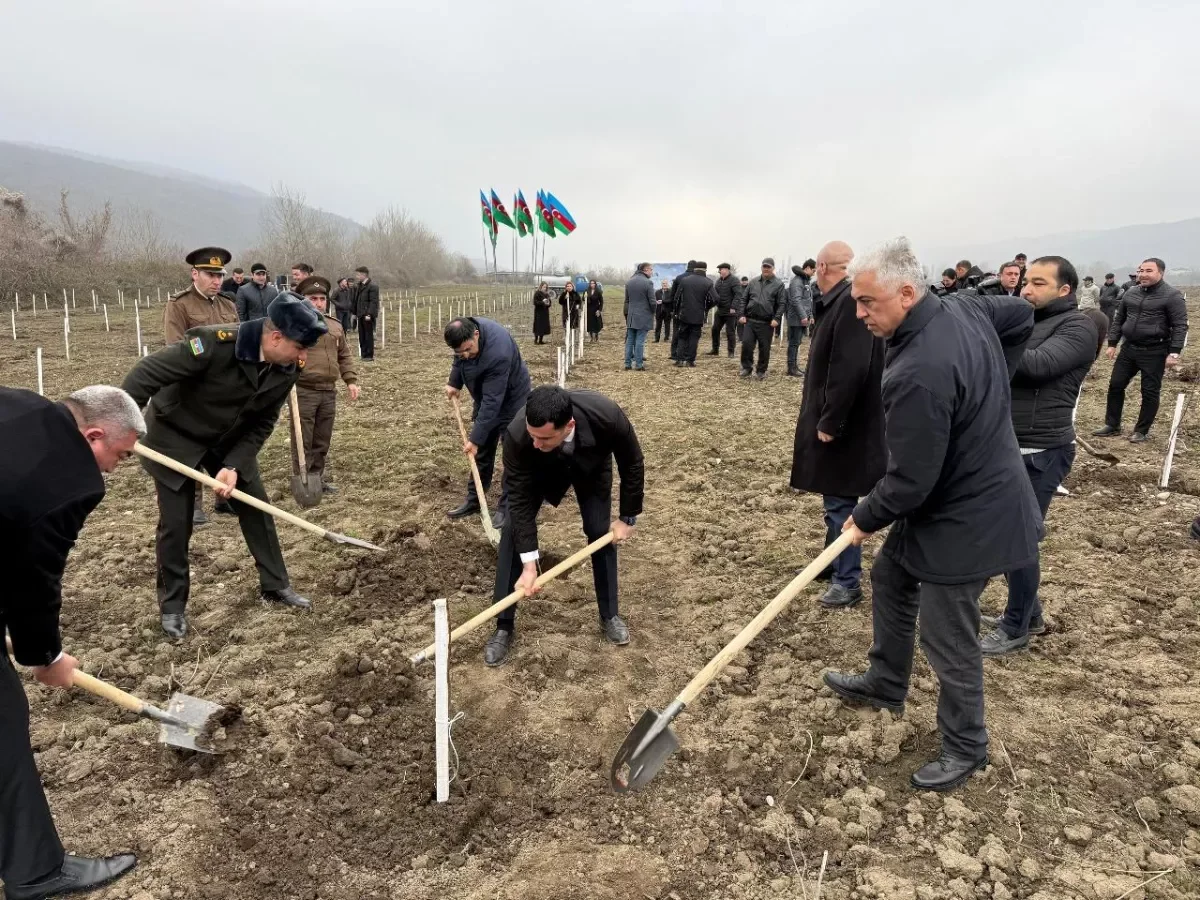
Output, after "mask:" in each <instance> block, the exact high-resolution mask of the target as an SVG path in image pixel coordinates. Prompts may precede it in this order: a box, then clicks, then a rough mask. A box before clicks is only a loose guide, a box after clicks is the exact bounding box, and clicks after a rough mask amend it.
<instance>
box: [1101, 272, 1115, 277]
mask: <svg viewBox="0 0 1200 900" xmlns="http://www.w3.org/2000/svg"><path fill="white" fill-rule="evenodd" d="M1104 277H1105V278H1116V277H1117V276H1116V275H1114V274H1113V273H1112V272H1105V273H1104Z"/></svg>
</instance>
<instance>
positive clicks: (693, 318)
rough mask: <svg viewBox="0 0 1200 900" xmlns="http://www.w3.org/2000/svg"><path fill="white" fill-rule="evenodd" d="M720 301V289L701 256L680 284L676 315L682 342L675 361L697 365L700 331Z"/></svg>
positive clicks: (684, 364)
mask: <svg viewBox="0 0 1200 900" xmlns="http://www.w3.org/2000/svg"><path fill="white" fill-rule="evenodd" d="M716 304H717V292H716V289H715V288H714V287H713V283H712V279H711V278H709V277H708V263H706V262H704V261H702V260H697V261H696V264H695V266H694V267H693V268H692V272H691V274H690V275H685V276H684V277H683V278H681V279H680V280H679V281H678V282H677V285H676V290H675V316H676V318H677V319H678V320H679V321H678V323H677V325H676V328H677V329H678V332H679V345H678V347H677V349H676V354H677V357H676V360H675V365H677V366H693V367H694V366H695V365H696V351H697V350H698V349H699V348H700V333H701V332H702V331H703V330H704V320H705V319H707V318H708V311H709V310H710V309H712V308H713V307H714V306H716Z"/></svg>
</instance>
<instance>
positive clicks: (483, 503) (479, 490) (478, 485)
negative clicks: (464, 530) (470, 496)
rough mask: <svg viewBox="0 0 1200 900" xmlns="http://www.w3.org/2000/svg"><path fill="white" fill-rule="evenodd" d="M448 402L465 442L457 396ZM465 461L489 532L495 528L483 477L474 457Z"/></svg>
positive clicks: (463, 425)
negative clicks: (473, 480) (452, 408)
mask: <svg viewBox="0 0 1200 900" xmlns="http://www.w3.org/2000/svg"><path fill="white" fill-rule="evenodd" d="M450 404H451V405H452V406H453V407H454V418H455V421H457V422H458V433H459V434H461V435H462V439H463V443H464V444H465V443H466V442H467V426H466V425H465V424H463V415H462V406H460V405H459V402H458V398H457V397H451V398H450ZM467 461H468V462H469V463H470V464H471V477H472V478H474V479H475V493H476V495H478V497H479V509H480V513H481V515H482V516H483V521H484V522H486V523H487V525H486V526H485V528H487V529H488V531H489V533H490V532H491V531H494V530H495V526H494V525H492V517H491V515H490V514H489V513H488V505H487V493H486V492H485V491H484V490H483V479H482V478H480V477H479V466H478V465H477V464H476V462H475V457H473V456H468V457H467Z"/></svg>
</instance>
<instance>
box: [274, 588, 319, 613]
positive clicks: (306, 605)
mask: <svg viewBox="0 0 1200 900" xmlns="http://www.w3.org/2000/svg"><path fill="white" fill-rule="evenodd" d="M262 597H263V599H264V600H270V601H271V602H272V603H282V604H283V605H284V606H294V607H296V609H311V608H312V602H311V601H310V600H309V599H308V598H307V597H301V596H300V595H299V594H297V593H296V592H295V591H293V590H292V589H291V588H290V587H285V588H280V589H279V590H277V591H263V592H262Z"/></svg>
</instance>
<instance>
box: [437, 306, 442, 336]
mask: <svg viewBox="0 0 1200 900" xmlns="http://www.w3.org/2000/svg"><path fill="white" fill-rule="evenodd" d="M441 330H442V304H440V303H439V304H438V331H439V332H440V331H441Z"/></svg>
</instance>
